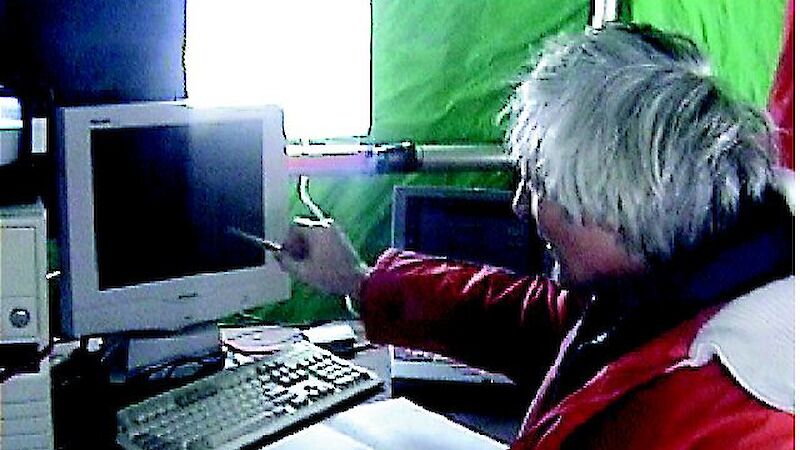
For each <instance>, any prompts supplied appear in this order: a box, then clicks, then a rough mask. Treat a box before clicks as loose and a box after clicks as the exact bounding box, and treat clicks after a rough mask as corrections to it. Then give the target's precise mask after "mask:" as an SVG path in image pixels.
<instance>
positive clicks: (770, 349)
mask: <svg viewBox="0 0 800 450" xmlns="http://www.w3.org/2000/svg"><path fill="white" fill-rule="evenodd" d="M714 356H716V357H717V358H719V360H720V362H721V363H722V364H723V365H724V366H725V367H726V368H727V369H728V371H729V372H730V373H731V375H732V376H733V378H734V379H735V380H736V382H737V383H738V384H739V385H741V386H742V387H743V388H744V389H745V390H746V391H747V392H749V393H750V394H752V395H753V396H754V397H756V398H757V399H759V400H761V401H763V402H764V403H766V404H768V405H770V406H772V407H774V408H777V409H779V410H781V411H785V412H789V413H792V414H794V276H790V277H788V278H784V279H782V280H779V281H775V282H772V283H769V284H767V285H765V286H762V287H760V288H758V289H755V290H753V291H751V292H749V293H747V294H745V295H743V296H741V297H739V298H737V299H735V300H733V301H731V302H730V303H728V304H727V305H726V306H725V307H723V308H722V309H721V310H720V311H719V312H718V313H717V314H715V315H714V317H712V318H711V320H709V321H708V322H707V323H706V324H705V325H704V326H703V327H702V328H701V329H700V331H699V333H698V334H697V336H696V337H695V340H694V342H692V345H691V347H690V349H689V361H687V362H688V363H689V365H691V366H695V367H698V366H702V365H704V364H707V363H708V362H709V361H711V359H712V358H713V357H714Z"/></svg>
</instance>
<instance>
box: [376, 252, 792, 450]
mask: <svg viewBox="0 0 800 450" xmlns="http://www.w3.org/2000/svg"><path fill="white" fill-rule="evenodd" d="M361 296H362V303H361V310H362V317H363V319H364V322H365V324H366V330H367V336H368V337H369V338H370V339H371V340H373V341H375V342H384V343H394V344H398V345H405V346H410V347H416V348H422V349H426V350H431V351H436V352H440V353H444V354H447V355H450V356H453V357H456V358H459V359H461V360H464V361H465V362H468V363H472V364H474V365H477V366H481V367H484V368H489V369H493V370H496V371H501V372H503V373H506V374H508V375H510V376H512V377H515V378H516V379H518V380H523V381H524V382H530V383H537V384H538V383H539V382H541V386H540V388H539V391H538V393H537V395H536V396H535V398H534V399H533V401H532V403H531V406H530V409H529V412H528V415H527V417H526V418H525V421H524V423H523V425H522V428H521V431H520V434H519V436H518V439H517V440H516V441H515V442H514V443H513V445H512V448H513V449H537V450H538V449H558V448H576V449H578V448H595V449H694V448H703V449H739V448H741V449H764V448H780V449H789V448H793V447H794V428H793V425H794V416H793V414H789V413H785V412H781V411H778V410H776V409H773V408H771V407H769V406H767V405H766V404H763V403H761V402H759V401H758V400H756V399H755V398H754V397H752V396H751V395H750V394H748V392H746V391H745V390H744V389H743V388H742V387H740V386H739V385H738V384H736V382H735V381H734V380H733V379H732V377H731V376H730V375H729V374H728V372H727V371H726V369H725V367H723V366H722V365H721V364H720V363H719V361H718V360H716V359H714V360H712V361H711V362H709V363H708V364H705V365H703V366H701V367H694V368H693V367H689V366H687V365H686V364H685V361H686V360H687V357H688V354H689V346H690V344H691V343H692V341H693V340H694V338H695V336H696V335H697V333H698V330H699V329H700V327H701V326H702V325H703V324H704V323H705V322H706V321H707V320H708V319H709V317H710V316H711V315H712V314H713V312H714V311H706V312H704V313H701V314H700V315H698V316H697V317H695V318H693V319H692V320H689V321H687V322H684V323H683V324H681V325H679V326H678V327H676V328H674V329H672V330H670V331H668V332H666V333H664V334H662V335H660V336H659V337H657V338H656V339H653V340H651V341H649V342H647V343H646V344H644V345H642V346H640V347H639V348H637V349H635V350H633V351H631V352H629V353H627V354H625V355H624V356H623V357H621V358H619V359H617V360H616V361H613V362H610V363H609V364H607V365H606V366H604V367H603V368H602V369H601V370H600V371H599V372H598V373H597V374H596V375H595V376H594V377H592V378H591V379H590V381H588V382H587V383H586V384H585V385H584V386H583V387H582V388H580V389H578V390H577V391H575V392H573V393H571V394H569V395H567V396H566V397H565V398H563V399H552V398H550V396H549V395H548V394H549V393H550V388H551V387H552V384H553V380H554V379H555V378H556V377H557V376H558V373H559V368H560V364H561V358H562V353H563V349H565V348H567V346H568V344H569V342H570V341H571V339H572V338H573V337H574V332H573V331H574V330H575V329H577V324H578V322H579V319H580V317H579V316H580V312H581V311H582V306H583V305H581V304H580V301H579V300H578V299H576V298H574V297H570V296H569V294H567V293H566V292H565V291H562V290H559V289H558V288H557V286H555V285H554V284H553V283H552V282H550V281H548V280H545V279H543V278H540V277H520V276H518V275H514V274H511V273H509V272H507V271H505V270H503V269H498V268H493V267H487V266H483V267H478V266H471V265H467V264H455V263H452V262H449V261H447V260H445V259H441V258H432V257H427V256H422V255H419V254H415V253H412V252H401V251H398V250H389V251H387V252H386V253H385V254H384V255H383V256H382V257H381V258H379V260H378V262H377V263H376V265H375V268H374V270H373V272H372V273H371V275H370V276H369V278H368V279H367V281H365V283H364V285H363V286H362V292H361ZM545 372H546V375H544V380H543V382H542V381H541V380H542V376H543V374H544V373H545Z"/></svg>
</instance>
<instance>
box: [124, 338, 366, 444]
mask: <svg viewBox="0 0 800 450" xmlns="http://www.w3.org/2000/svg"><path fill="white" fill-rule="evenodd" d="M381 385H382V382H381V380H380V379H379V378H378V377H377V376H376V375H375V374H374V373H373V372H371V371H370V370H368V369H365V368H362V367H359V366H356V365H354V364H352V363H350V362H348V361H345V360H343V359H341V358H338V357H336V356H334V355H333V354H331V353H330V352H328V351H327V350H324V349H321V348H319V347H317V346H314V345H312V344H310V343H307V342H298V343H294V344H290V345H289V346H288V347H287V348H286V349H285V350H282V351H281V352H279V353H278V354H275V355H271V356H269V357H266V358H264V359H262V360H259V361H256V362H253V363H250V364H247V365H244V366H239V367H236V368H234V369H229V370H223V371H222V372H219V373H217V374H214V375H211V376H209V377H206V378H203V379H200V380H197V381H195V382H192V383H190V384H188V385H186V386H182V387H179V388H177V389H173V390H171V391H168V392H165V393H163V394H159V395H157V396H155V397H152V398H150V399H148V400H145V401H143V402H141V403H137V404H135V405H132V406H129V407H127V408H125V409H123V410H121V411H120V412H119V413H118V414H117V442H118V443H119V444H120V445H121V446H122V447H123V448H125V449H129V450H155V449H187V450H196V449H197V450H199V449H225V450H227V449H238V448H240V447H242V446H244V445H248V444H251V443H253V442H255V441H257V440H260V439H262V438H264V437H266V436H269V435H272V434H275V433H278V432H280V431H281V430H284V429H286V428H287V427H290V426H293V425H295V424H297V423H298V422H301V421H304V420H306V419H309V418H311V417H313V416H316V415H318V414H321V413H323V412H324V411H326V410H329V409H330V408H332V407H333V406H335V405H337V404H340V403H342V402H344V401H346V400H348V399H351V398H353V397H356V396H359V395H361V394H364V393H366V392H368V391H371V390H373V389H376V388H378V387H379V386H381Z"/></svg>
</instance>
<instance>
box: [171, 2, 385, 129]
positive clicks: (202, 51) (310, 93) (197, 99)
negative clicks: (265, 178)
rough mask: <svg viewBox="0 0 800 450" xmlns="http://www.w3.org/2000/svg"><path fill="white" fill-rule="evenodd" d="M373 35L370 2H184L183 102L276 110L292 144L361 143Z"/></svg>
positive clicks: (365, 122) (366, 121)
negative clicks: (334, 140) (273, 106)
mask: <svg viewBox="0 0 800 450" xmlns="http://www.w3.org/2000/svg"><path fill="white" fill-rule="evenodd" d="M370 33H371V10H370V1H369V0H336V1H330V0H224V1H219V0H188V1H187V4H186V90H187V92H188V96H189V98H188V100H189V102H190V103H192V104H196V105H235V106H241V105H257V104H277V105H280V106H281V107H282V108H283V110H284V127H285V129H286V135H287V137H288V138H290V139H292V138H295V139H319V138H336V137H349V136H364V135H366V134H367V133H368V131H369V124H370V95H371V93H370V82H371V80H370Z"/></svg>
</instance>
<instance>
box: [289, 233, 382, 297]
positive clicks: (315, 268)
mask: <svg viewBox="0 0 800 450" xmlns="http://www.w3.org/2000/svg"><path fill="white" fill-rule="evenodd" d="M276 257H277V260H278V263H279V264H280V265H281V267H282V268H283V269H284V270H285V271H286V272H289V274H291V275H292V276H294V277H295V278H297V279H298V280H300V281H303V282H305V283H307V284H310V285H311V286H314V287H315V288H317V289H319V290H321V291H323V292H326V293H329V294H338V295H349V296H351V297H356V298H357V297H358V292H359V290H360V288H361V283H362V281H363V280H364V279H365V278H366V276H367V273H368V272H369V268H368V267H367V265H366V264H364V261H362V260H361V258H360V257H359V256H358V253H356V251H355V249H354V248H353V244H352V243H351V242H350V240H349V239H348V238H347V236H345V234H344V233H343V232H342V231H341V230H340V229H339V227H337V226H336V225H335V224H334V223H333V221H332V220H322V221H317V220H309V219H303V218H298V219H295V221H294V223H293V224H292V226H291V227H290V228H289V233H288V235H287V237H286V241H285V242H284V243H283V249H282V251H280V252H277V253H276Z"/></svg>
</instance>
